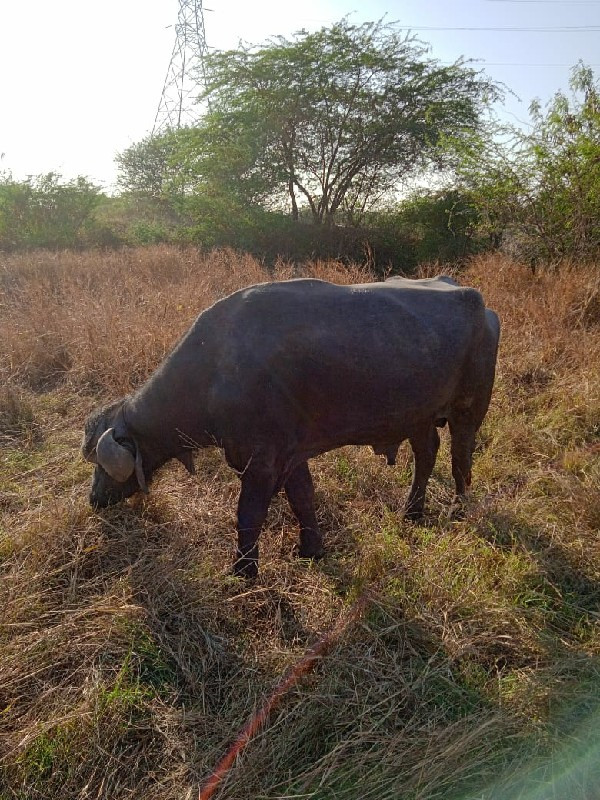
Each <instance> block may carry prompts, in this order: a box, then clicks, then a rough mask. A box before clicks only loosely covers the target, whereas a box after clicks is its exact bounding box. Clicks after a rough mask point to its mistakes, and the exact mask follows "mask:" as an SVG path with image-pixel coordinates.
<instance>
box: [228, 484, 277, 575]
mask: <svg viewBox="0 0 600 800" xmlns="http://www.w3.org/2000/svg"><path fill="white" fill-rule="evenodd" d="M272 496H273V482H272V481H271V480H270V479H268V478H263V479H259V478H257V477H256V476H252V475H243V476H242V489H241V492H240V497H239V500H238V512H237V535H238V549H237V558H236V561H235V564H234V565H233V571H234V573H235V574H236V575H239V576H242V577H244V578H255V577H256V575H257V574H258V537H259V535H260V531H261V528H262V526H263V524H264V521H265V519H266V517H267V512H268V510H269V503H270V502H271V497H272Z"/></svg>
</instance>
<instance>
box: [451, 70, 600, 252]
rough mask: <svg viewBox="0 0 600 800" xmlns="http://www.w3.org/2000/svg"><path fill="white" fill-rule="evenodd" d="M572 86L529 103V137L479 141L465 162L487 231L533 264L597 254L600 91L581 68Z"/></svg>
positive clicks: (518, 133)
mask: <svg viewBox="0 0 600 800" xmlns="http://www.w3.org/2000/svg"><path fill="white" fill-rule="evenodd" d="M570 88H571V95H570V97H568V96H567V95H566V94H565V93H563V92H557V93H556V94H555V96H554V97H553V99H552V100H551V101H550V103H549V104H548V105H547V107H546V108H545V109H544V108H542V106H541V105H540V103H539V102H534V103H532V105H531V107H530V113H531V120H532V126H531V130H530V131H529V132H527V133H524V132H523V131H522V130H516V129H511V130H510V131H505V132H504V135H503V136H502V137H496V138H495V139H491V140H481V141H480V142H479V144H478V146H477V147H475V148H472V149H468V150H467V151H466V153H465V160H464V162H463V167H462V177H463V183H464V184H465V185H466V186H468V188H469V189H470V191H471V192H472V195H473V197H474V200H475V202H476V204H477V206H478V209H479V211H480V214H481V219H482V221H483V224H484V227H485V229H486V231H487V233H488V234H489V235H490V236H491V237H492V239H494V240H495V242H496V243H498V242H499V241H500V240H501V239H502V238H504V242H505V244H507V245H508V246H511V247H513V249H515V250H516V252H517V254H518V255H520V256H523V257H525V258H527V259H528V260H530V261H531V263H532V265H533V264H535V263H537V262H550V263H552V262H557V261H560V260H561V259H563V258H566V257H574V258H579V259H591V258H597V257H598V254H599V253H600V89H599V86H598V82H597V80H596V79H595V78H594V75H593V72H592V70H591V69H589V68H588V67H585V66H584V65H583V64H581V63H580V64H579V65H577V66H576V67H574V69H573V71H572V76H571V82H570Z"/></svg>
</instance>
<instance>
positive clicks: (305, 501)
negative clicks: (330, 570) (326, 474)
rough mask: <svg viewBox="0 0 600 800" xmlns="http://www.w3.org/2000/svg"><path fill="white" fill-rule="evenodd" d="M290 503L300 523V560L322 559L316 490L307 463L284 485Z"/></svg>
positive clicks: (299, 467) (300, 465)
mask: <svg viewBox="0 0 600 800" xmlns="http://www.w3.org/2000/svg"><path fill="white" fill-rule="evenodd" d="M284 489H285V493H286V495H287V499H288V502H289V504H290V507H291V509H292V511H293V512H294V514H295V515H296V517H297V519H298V522H299V523H300V549H299V551H298V555H299V556H300V558H320V557H321V556H322V555H323V536H322V535H321V531H320V530H319V523H318V522H317V515H316V514H315V490H314V486H313V481H312V476H311V474H310V470H309V469H308V463H307V462H306V461H304V462H302V464H299V465H298V466H297V467H296V469H295V470H294V471H293V472H292V473H291V475H290V476H289V478H288V479H287V481H286V482H285V484H284Z"/></svg>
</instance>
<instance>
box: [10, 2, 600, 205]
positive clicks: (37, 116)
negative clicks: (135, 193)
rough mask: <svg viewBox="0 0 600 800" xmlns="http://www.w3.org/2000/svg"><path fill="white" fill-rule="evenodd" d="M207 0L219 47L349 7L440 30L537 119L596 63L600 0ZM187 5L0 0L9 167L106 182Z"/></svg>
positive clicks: (153, 97)
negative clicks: (580, 71) (536, 105)
mask: <svg viewBox="0 0 600 800" xmlns="http://www.w3.org/2000/svg"><path fill="white" fill-rule="evenodd" d="M204 4H205V5H204V8H205V11H204V20H205V27H206V40H207V44H208V45H209V47H212V48H218V49H227V48H232V47H236V46H237V44H238V42H239V41H240V40H242V41H244V42H248V43H253V44H258V43H261V42H264V41H265V40H267V39H268V38H269V37H271V36H276V35H279V34H282V35H284V36H289V35H291V34H292V33H293V32H294V31H297V30H299V29H301V28H304V29H306V30H315V29H318V28H320V27H322V26H324V25H330V24H331V23H333V22H336V21H338V20H339V19H341V18H342V17H343V16H345V15H349V16H350V20H351V21H352V22H354V23H360V22H364V21H367V20H370V21H372V20H377V19H380V18H381V17H384V16H385V17H386V19H387V20H389V21H398V22H399V23H401V25H402V26H403V27H406V28H409V29H411V30H412V31H413V32H414V33H415V34H417V35H418V36H419V38H421V39H422V40H423V41H425V42H428V43H430V44H431V47H432V50H431V55H432V56H433V57H435V58H438V59H440V60H441V61H444V62H450V61H454V60H455V59H456V58H457V57H459V56H466V57H468V58H474V59H478V60H480V61H481V66H482V67H483V68H485V70H486V72H487V74H488V75H489V76H490V77H492V78H493V79H495V80H498V81H502V82H504V83H505V84H507V86H508V87H509V88H510V89H512V90H513V91H514V92H515V93H516V94H517V95H518V97H519V98H520V102H519V101H517V100H516V99H513V98H508V100H507V103H506V108H505V109H504V111H503V112H502V114H503V115H504V117H505V118H506V119H513V120H514V119H515V118H519V119H521V120H527V118H528V117H527V109H528V106H529V103H530V101H531V100H532V99H533V98H540V99H541V100H542V101H543V102H546V101H547V100H548V99H549V98H550V97H551V96H552V95H553V94H554V92H555V91H556V90H557V89H559V88H562V89H566V88H567V86H568V78H569V73H570V67H572V66H573V65H574V64H576V63H577V61H578V60H579V59H582V60H583V61H584V62H585V63H587V64H589V65H593V66H594V67H595V72H596V74H597V75H600V0H368V2H366V1H365V0H363V1H362V2H361V0H318V2H317V0H302V2H300V3H289V2H286V0H256V2H254V3H252V2H249V1H248V0H204ZM178 9H179V2H178V0H103V2H102V3H91V2H90V0H51V2H48V0H43V1H42V0H29V2H27V3H25V2H22V0H1V2H0V154H2V153H3V154H4V156H3V158H2V160H0V171H2V170H10V171H11V172H12V173H13V175H14V177H16V178H18V179H22V178H24V177H25V176H26V175H28V174H38V173H44V172H49V171H55V172H59V173H61V174H62V175H63V176H64V177H65V178H72V177H75V176H76V175H78V174H81V175H85V176H87V177H89V178H90V179H91V180H93V181H94V182H96V183H99V184H101V185H102V186H104V187H105V188H107V189H110V188H111V185H112V184H114V181H115V177H116V167H115V164H114V156H115V154H116V153H117V152H119V151H122V150H124V149H125V148H126V147H128V146H130V145H131V144H133V143H134V142H137V141H139V140H140V139H141V138H142V137H143V136H145V135H146V134H148V133H149V132H150V131H151V130H152V127H153V123H154V118H155V115H156V110H157V107H158V103H159V100H160V96H161V91H162V87H163V83H164V79H165V74H166V72H167V67H168V65H169V61H170V57H171V51H172V49H173V44H174V39H175V30H174V24H175V22H176V21H177V12H178ZM506 28H509V29H512V30H502V29H506ZM483 29H487V30H483ZM490 29H491V30H490ZM556 29H560V30H556Z"/></svg>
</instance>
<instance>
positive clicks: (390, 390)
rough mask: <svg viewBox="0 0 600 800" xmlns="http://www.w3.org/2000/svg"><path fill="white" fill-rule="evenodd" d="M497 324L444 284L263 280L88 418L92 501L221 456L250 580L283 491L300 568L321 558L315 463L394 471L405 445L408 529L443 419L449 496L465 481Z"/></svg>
mask: <svg viewBox="0 0 600 800" xmlns="http://www.w3.org/2000/svg"><path fill="white" fill-rule="evenodd" d="M499 333H500V325H499V322H498V317H497V316H496V314H495V313H494V312H493V311H490V310H489V309H486V308H485V305H484V302H483V299H482V297H481V295H480V293H479V292H478V291H476V290H475V289H469V288H463V287H460V286H458V285H457V284H456V283H455V282H454V281H453V280H451V279H450V278H446V277H440V278H432V279H425V280H408V279H404V278H391V279H389V280H387V281H385V282H381V283H367V284H359V285H355V286H337V285H334V284H331V283H327V282H325V281H320V280H313V279H301V280H290V281H284V282H280V283H265V284H259V285H257V286H251V287H249V288H247V289H242V290H241V291H238V292H235V293H234V294H232V295H230V296H229V297H226V298H224V299H223V300H220V301H219V302H217V303H215V304H214V305H213V306H211V307H210V308H208V309H207V310H206V311H203V312H202V313H201V314H200V316H199V317H198V318H197V320H196V321H195V323H194V324H193V325H192V327H191V329H190V330H189V331H188V332H187V333H186V334H185V336H184V337H183V338H182V339H181V340H180V342H179V343H178V344H177V346H176V347H175V349H174V350H173V351H172V352H171V353H170V355H168V356H167V357H166V358H165V359H164V361H163V362H162V364H160V366H159V367H158V369H157V370H156V371H155V372H154V374H153V375H152V376H151V377H150V378H149V379H148V380H147V381H146V383H144V384H143V386H141V387H140V388H139V389H138V390H137V391H136V392H135V393H134V394H132V395H131V396H129V397H125V398H124V399H122V400H118V401H117V402H115V403H112V404H111V405H108V406H105V407H104V408H102V409H100V410H99V411H96V412H95V413H94V414H92V415H91V416H90V417H89V419H88V420H87V422H86V425H85V435H84V439H83V444H82V452H83V456H84V457H85V458H86V459H87V460H88V461H92V462H93V463H94V464H96V469H95V472H94V477H93V482H92V490H91V494H90V502H91V504H92V505H93V506H95V507H104V506H108V505H111V504H113V503H117V502H119V501H120V500H122V499H124V498H126V497H129V496H130V495H132V494H134V493H135V492H137V491H138V490H140V489H141V490H142V491H144V492H147V491H148V489H147V486H148V484H149V483H150V481H151V479H152V476H153V474H154V473H155V472H156V470H157V469H158V468H159V467H161V466H162V465H163V464H165V462H167V461H169V460H170V459H172V458H176V459H178V460H179V461H181V462H182V463H183V464H184V465H185V467H186V468H187V469H188V470H189V471H190V472H193V470H194V465H193V460H192V453H193V450H195V449H197V448H200V447H208V446H211V445H216V446H218V447H221V448H223V450H224V452H225V458H226V459H227V462H228V464H229V465H230V466H231V467H232V468H233V469H234V470H235V471H236V472H237V473H238V475H239V477H240V480H241V492H240V496H239V502H238V516H237V533H238V551H237V560H236V562H235V567H234V568H235V572H236V573H237V574H240V575H245V576H253V575H255V574H256V572H257V569H258V543H257V542H258V536H259V533H260V530H261V527H262V525H263V523H264V521H265V517H266V515H267V510H268V508H269V503H270V501H271V498H272V497H273V495H274V494H275V493H276V492H278V491H279V490H280V489H282V488H283V489H284V490H285V493H286V495H287V498H288V500H289V503H290V506H291V508H292V510H293V512H294V514H295V515H296V517H297V518H298V521H299V523H300V548H299V554H300V556H302V557H311V558H316V557H319V556H320V555H321V554H322V551H323V541H322V536H321V533H320V531H319V526H318V523H317V518H316V515H315V508H314V490H313V482H312V478H311V475H310V472H309V468H308V459H309V458H312V457H313V456H316V455H318V454H319V453H324V452H325V451H327V450H333V449H334V448H336V447H341V446H342V445H349V444H356V445H371V446H372V447H373V449H374V450H375V452H376V453H381V454H383V455H386V456H387V459H388V463H394V460H395V457H396V452H397V450H398V446H399V444H400V443H401V442H402V441H403V440H405V439H408V440H409V441H410V444H411V446H412V449H413V452H414V477H413V481H412V486H411V489H410V492H409V495H408V499H407V501H406V516H407V517H409V518H417V517H419V515H421V514H422V512H423V506H424V501H425V489H426V485H427V481H428V480H429V477H430V475H431V472H432V469H433V466H434V463H435V458H436V454H437V450H438V446H439V436H438V432H437V430H436V428H437V427H440V426H443V425H445V424H446V422H448V424H449V427H450V433H451V439H452V446H451V452H452V474H453V477H454V480H455V483H456V495H457V499H460V498H462V496H463V495H464V494H465V491H466V489H467V487H468V486H469V484H470V481H471V459H472V455H473V449H474V446H475V434H476V432H477V430H478V428H479V426H480V425H481V423H482V421H483V418H484V416H485V413H486V411H487V408H488V404H489V402H490V396H491V392H492V385H493V382H494V371H495V365H496V353H497V348H498V339H499Z"/></svg>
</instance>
